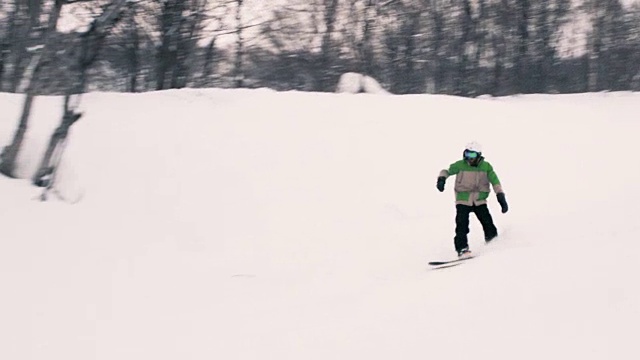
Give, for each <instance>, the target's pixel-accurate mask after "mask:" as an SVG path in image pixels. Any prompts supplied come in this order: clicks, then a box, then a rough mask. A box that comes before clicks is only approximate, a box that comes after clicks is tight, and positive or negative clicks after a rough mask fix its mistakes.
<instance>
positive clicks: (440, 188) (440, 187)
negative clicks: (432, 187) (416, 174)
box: [436, 176, 447, 192]
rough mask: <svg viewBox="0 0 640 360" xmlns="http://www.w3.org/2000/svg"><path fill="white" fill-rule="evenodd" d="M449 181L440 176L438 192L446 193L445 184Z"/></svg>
mask: <svg viewBox="0 0 640 360" xmlns="http://www.w3.org/2000/svg"><path fill="white" fill-rule="evenodd" d="M446 180H447V178H446V177H444V176H439V177H438V182H437V183H436V187H437V188H438V190H440V192H443V191H444V182H445V181H446Z"/></svg>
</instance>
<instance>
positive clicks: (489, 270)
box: [0, 90, 640, 360]
mask: <svg viewBox="0 0 640 360" xmlns="http://www.w3.org/2000/svg"><path fill="white" fill-rule="evenodd" d="M21 100H22V99H21V97H19V96H17V95H9V94H0V108H2V109H3V111H2V113H0V144H6V143H8V142H9V141H10V139H11V136H12V135H13V131H14V128H15V122H16V120H17V118H18V113H19V110H20V105H21ZM83 104H84V107H85V112H86V115H85V117H83V118H82V119H81V121H80V122H78V123H77V124H76V125H75V126H74V128H73V132H72V138H71V140H70V142H69V145H68V148H67V153H66V154H65V158H64V160H63V165H62V168H61V171H60V177H59V184H58V191H59V192H60V194H61V195H62V196H64V197H65V198H67V199H76V200H78V199H79V200H80V201H79V202H78V203H77V204H75V205H70V204H67V203H65V202H61V201H50V202H46V203H43V202H40V201H37V200H34V199H36V198H37V196H38V195H39V193H40V191H41V190H40V189H36V188H33V187H31V186H30V185H29V183H28V181H26V180H12V179H6V178H0V199H2V201H0V229H1V232H0V234H2V235H1V237H0V289H2V295H1V296H0V303H1V304H2V306H0V319H1V320H0V358H1V359H12V360H27V359H28V360H35V359H43V360H44V359H47V360H51V359H64V360H76V359H77V360H87V359H96V360H98V359H99V360H113V359H118V360H134V359H135V360H139V359H154V360H175V359H239V360H247V359H251V360H253V359H265V360H266V359H278V360H283V359H306V360H312V359H323V360H326V359H368V360H373V359H405V360H407V359H408V360H411V359H429V358H438V359H469V358H473V359H492V360H496V359H540V358H544V359H637V358H639V356H640V351H638V350H637V347H636V346H635V344H634V340H635V338H636V333H637V329H638V325H637V324H638V323H639V320H640V305H639V304H640V289H639V287H638V280H637V274H638V273H640V265H639V264H638V262H636V261H634V260H635V256H634V255H635V254H637V253H638V250H639V249H640V245H639V242H638V236H637V234H638V230H640V225H639V223H638V221H637V215H638V211H637V204H638V203H639V202H640V192H639V191H638V184H639V183H640V170H639V168H638V167H637V165H636V164H635V163H634V161H633V155H634V154H635V153H636V152H637V145H636V144H637V136H638V135H637V134H638V133H639V131H640V123H639V122H638V121H637V114H638V112H639V110H640V95H639V94H632V93H600V94H581V95H554V96H543V95H532V96H519V97H509V98H499V99H491V98H489V99H463V98H455V97H448V96H428V95H424V96H417V95H416V96H390V95H387V96H385V95H364V94H361V95H347V94H317V93H300V92H284V93H277V92H273V91H270V90H180V91H165V92H158V93H147V94H135V95H131V94H108V93H94V94H89V95H87V96H86V97H85V99H84V103H83ZM35 106H36V107H35V112H34V116H33V121H32V127H31V128H30V131H29V133H28V135H27V142H26V144H25V149H24V151H23V152H22V153H21V158H20V171H19V174H20V176H21V177H24V178H27V177H28V176H29V175H30V174H32V172H33V171H35V168H36V166H37V165H38V161H39V160H40V156H41V152H42V151H43V149H44V145H45V144H46V141H47V140H48V135H49V134H50V133H51V131H52V129H53V128H54V127H55V126H56V125H57V121H58V119H59V117H60V113H61V99H60V98H55V97H51V98H41V99H38V100H37V102H36V104H35ZM470 140H477V141H479V142H481V143H482V144H483V145H484V153H485V156H486V158H487V160H489V161H490V162H491V163H492V164H493V165H494V168H495V169H496V171H497V173H498V175H499V176H500V178H501V180H502V183H503V186H504V188H505V191H506V193H507V200H508V201H509V204H510V211H509V213H507V214H501V213H500V211H499V207H498V205H497V202H496V201H495V196H493V195H492V196H491V201H490V208H491V210H492V213H493V216H494V220H495V222H496V224H497V226H498V228H499V229H500V232H501V237H500V238H499V240H498V241H497V242H496V243H495V244H492V245H489V246H485V245H484V244H483V241H482V233H481V228H480V226H479V224H478V222H477V221H476V220H475V219H472V227H471V234H470V244H471V247H472V250H474V251H475V252H476V253H479V254H481V256H479V257H478V258H476V259H473V260H471V261H469V262H468V263H465V264H464V265H462V266H458V267H454V268H450V269H446V270H437V271H431V270H430V269H428V266H427V265H426V263H427V261H429V260H433V259H443V258H448V257H453V256H454V255H455V254H454V251H453V240H452V237H453V228H454V223H453V217H454V214H455V209H454V205H453V192H452V182H451V181H449V183H448V184H447V189H446V191H445V193H440V192H438V191H437V190H436V189H435V180H436V176H437V174H438V172H439V171H440V170H441V169H442V168H444V167H447V166H448V165H449V164H450V163H452V162H454V161H456V160H457V159H458V158H459V157H460V156H461V152H462V149H463V146H464V144H465V143H466V142H468V141H470Z"/></svg>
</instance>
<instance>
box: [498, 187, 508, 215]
mask: <svg viewBox="0 0 640 360" xmlns="http://www.w3.org/2000/svg"><path fill="white" fill-rule="evenodd" d="M496 197H497V198H498V203H500V207H501V208H502V213H503V214H504V213H506V212H507V211H509V205H508V204H507V198H506V197H505V195H504V193H503V192H501V193H497V194H496Z"/></svg>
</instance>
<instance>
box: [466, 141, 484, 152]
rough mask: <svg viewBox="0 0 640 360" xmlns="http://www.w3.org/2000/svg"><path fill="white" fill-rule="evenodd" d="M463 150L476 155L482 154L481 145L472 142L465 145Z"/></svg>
mask: <svg viewBox="0 0 640 360" xmlns="http://www.w3.org/2000/svg"><path fill="white" fill-rule="evenodd" d="M464 149H465V150H470V151H475V152H477V153H482V145H480V143H479V142H477V141H472V142H470V143H468V144H467V146H465V148H464Z"/></svg>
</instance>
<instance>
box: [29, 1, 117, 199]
mask: <svg viewBox="0 0 640 360" xmlns="http://www.w3.org/2000/svg"><path fill="white" fill-rule="evenodd" d="M127 3H128V0H114V1H113V2H111V3H107V4H106V5H104V6H103V7H102V13H101V14H100V15H99V16H97V17H96V18H94V19H93V21H92V22H91V25H90V26H89V28H88V29H87V30H86V31H84V32H82V33H80V34H79V36H80V46H79V48H78V49H77V53H76V54H75V59H74V62H75V65H74V68H75V70H76V73H77V74H78V81H77V82H76V83H75V85H74V86H73V87H71V88H70V89H69V91H68V92H67V94H66V95H65V101H64V108H63V115H62V121H61V123H60V125H59V126H58V128H56V130H55V131H54V133H53V135H52V136H51V139H50V141H49V145H48V146H47V149H46V151H45V154H44V156H43V158H42V161H41V163H40V167H39V168H38V171H37V172H36V173H35V175H34V176H33V179H32V181H33V183H34V184H35V185H37V186H45V187H46V190H45V192H43V195H42V196H43V200H44V199H46V194H47V190H49V189H51V187H52V186H53V183H54V180H55V171H56V170H57V166H58V164H59V159H60V157H61V156H62V153H63V150H64V145H65V144H66V140H67V137H68V134H69V129H70V128H71V126H72V125H73V124H74V123H75V122H76V121H78V120H79V119H80V118H81V117H82V113H80V112H78V107H79V105H80V102H81V97H82V94H83V93H85V91H86V88H87V72H88V70H89V68H91V66H92V65H93V64H94V62H95V60H96V58H97V57H98V54H99V52H100V50H101V48H102V45H103V43H104V39H105V37H106V36H107V34H108V33H109V30H110V29H111V28H112V27H113V26H114V24H115V23H116V22H118V21H119V20H120V17H121V14H122V12H123V10H124V8H125V5H126V4H127ZM54 154H56V155H57V156H56V157H54Z"/></svg>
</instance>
